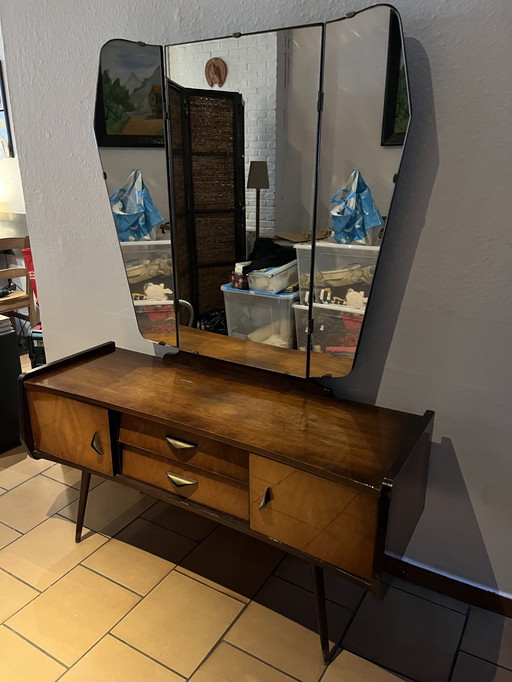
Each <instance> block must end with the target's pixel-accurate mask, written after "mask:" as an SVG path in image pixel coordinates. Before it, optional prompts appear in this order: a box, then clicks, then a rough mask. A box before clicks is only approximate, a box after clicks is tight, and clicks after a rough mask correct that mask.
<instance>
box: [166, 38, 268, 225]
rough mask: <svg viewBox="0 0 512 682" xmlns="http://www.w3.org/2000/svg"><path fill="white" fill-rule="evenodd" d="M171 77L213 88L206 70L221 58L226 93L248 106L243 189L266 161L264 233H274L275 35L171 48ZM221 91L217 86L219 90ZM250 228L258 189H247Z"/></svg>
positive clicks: (262, 211)
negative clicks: (253, 169)
mask: <svg viewBox="0 0 512 682" xmlns="http://www.w3.org/2000/svg"><path fill="white" fill-rule="evenodd" d="M167 50H168V53H167V58H168V68H169V73H170V75H171V78H172V79H173V80H174V81H176V82H177V83H179V84H180V85H183V86H184V87H189V88H203V89H209V85H208V83H207V82H206V79H205V77H204V67H205V64H206V62H207V61H208V59H210V58H211V57H221V58H222V59H224V61H225V62H226V64H227V67H228V74H227V78H226V82H225V83H224V85H223V90H226V91H230V92H239V93H241V95H242V97H243V99H244V103H245V185H247V176H248V173H249V163H250V162H251V161H266V162H267V164H268V175H269V184H270V188H269V189H268V190H262V191H261V214H260V230H261V232H265V231H267V230H269V231H271V230H273V229H274V204H275V201H274V198H275V172H276V86H277V36H276V33H265V34H262V35H259V36H241V37H240V38H226V39H223V40H210V41H206V42H201V43H193V44H190V45H176V46H171V47H169V48H167ZM217 87H218V86H216V85H215V86H214V88H217ZM245 201H246V219H247V223H246V224H247V229H248V230H254V228H255V216H256V190H247V189H246V199H245Z"/></svg>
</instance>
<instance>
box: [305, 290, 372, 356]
mask: <svg viewBox="0 0 512 682" xmlns="http://www.w3.org/2000/svg"><path fill="white" fill-rule="evenodd" d="M308 309H309V307H308V306H307V305H301V304H300V303H295V304H294V305H293V310H294V313H295V326H296V332H297V348H298V349H299V350H302V351H305V350H306V342H307V331H306V330H307V322H308ZM363 318H364V311H362V310H355V309H354V308H349V307H346V306H341V305H322V304H319V303H313V320H314V322H313V334H312V339H311V348H312V349H313V351H315V352H317V353H329V354H331V355H342V356H349V357H353V356H354V353H355V352H356V348H357V344H358V343H359V334H360V332H361V325H362V324H363Z"/></svg>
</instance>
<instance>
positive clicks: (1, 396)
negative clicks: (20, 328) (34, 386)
mask: <svg viewBox="0 0 512 682" xmlns="http://www.w3.org/2000/svg"><path fill="white" fill-rule="evenodd" d="M20 374H21V363H20V354H19V350H18V343H17V338H16V332H14V331H12V332H8V333H7V334H1V335H0V376H1V377H2V382H1V383H2V387H1V390H0V453H2V452H7V451H8V450H12V448H15V447H16V446H17V445H19V444H20V442H21V441H20V434H19V430H20V429H19V417H18V377H19V375H20Z"/></svg>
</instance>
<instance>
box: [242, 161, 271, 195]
mask: <svg viewBox="0 0 512 682" xmlns="http://www.w3.org/2000/svg"><path fill="white" fill-rule="evenodd" d="M268 188H269V184H268V168H267V162H266V161H251V165H250V166H249V177H248V178H247V189H268Z"/></svg>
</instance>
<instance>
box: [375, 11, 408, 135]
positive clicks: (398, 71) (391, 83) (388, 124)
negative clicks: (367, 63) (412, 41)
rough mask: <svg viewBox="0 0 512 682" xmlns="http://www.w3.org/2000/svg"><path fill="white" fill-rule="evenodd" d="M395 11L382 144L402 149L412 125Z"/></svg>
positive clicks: (385, 96) (390, 36) (391, 33)
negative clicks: (409, 126) (406, 134)
mask: <svg viewBox="0 0 512 682" xmlns="http://www.w3.org/2000/svg"><path fill="white" fill-rule="evenodd" d="M398 22H399V19H398V16H397V14H396V12H394V11H391V12H390V18H389V38H388V61H387V70H386V89H385V91H384V111H383V115H382V133H381V141H380V143H381V145H382V146H384V147H390V146H395V147H396V146H401V145H403V143H404V140H405V133H406V132H407V127H408V125H409V119H410V109H409V95H408V88H407V77H406V74H405V64H404V58H403V50H402V37H401V33H400V25H399V23H398Z"/></svg>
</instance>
